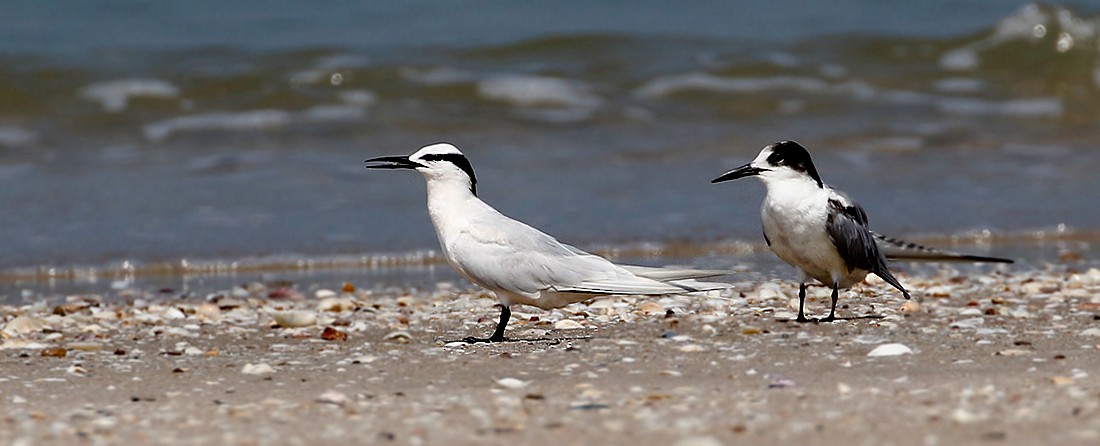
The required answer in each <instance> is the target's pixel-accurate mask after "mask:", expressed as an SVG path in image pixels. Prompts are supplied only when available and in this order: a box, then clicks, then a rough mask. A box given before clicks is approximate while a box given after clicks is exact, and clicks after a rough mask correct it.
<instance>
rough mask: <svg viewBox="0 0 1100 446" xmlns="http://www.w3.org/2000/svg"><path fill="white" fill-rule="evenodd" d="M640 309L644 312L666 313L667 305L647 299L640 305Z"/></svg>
mask: <svg viewBox="0 0 1100 446" xmlns="http://www.w3.org/2000/svg"><path fill="white" fill-rule="evenodd" d="M638 311H639V312H641V313H642V314H665V307H662V306H661V304H659V303H657V302H652V301H645V302H642V304H641V305H638Z"/></svg>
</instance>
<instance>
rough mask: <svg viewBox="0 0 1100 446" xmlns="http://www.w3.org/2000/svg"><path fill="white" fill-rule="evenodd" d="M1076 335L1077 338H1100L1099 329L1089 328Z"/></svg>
mask: <svg viewBox="0 0 1100 446" xmlns="http://www.w3.org/2000/svg"><path fill="white" fill-rule="evenodd" d="M1078 335H1079V336H1094V337H1096V336H1100V328H1089V329H1087V330H1085V331H1082V332H1081V333H1078Z"/></svg>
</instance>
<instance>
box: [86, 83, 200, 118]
mask: <svg viewBox="0 0 1100 446" xmlns="http://www.w3.org/2000/svg"><path fill="white" fill-rule="evenodd" d="M78 94H79V95H80V97H81V98H84V99H87V100H90V101H95V102H99V103H100V104H101V105H102V106H103V109H104V110H106V111H109V112H121V111H123V110H126V107H127V106H128V105H129V104H130V98H135V97H143V98H156V99H173V98H176V97H179V94H180V90H179V88H177V87H176V86H175V85H173V84H172V83H171V82H168V81H163V80H160V79H116V80H110V81H103V82H96V83H92V84H89V85H86V86H84V87H82V88H81V89H80V90H79V92H78Z"/></svg>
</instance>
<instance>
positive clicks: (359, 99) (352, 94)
mask: <svg viewBox="0 0 1100 446" xmlns="http://www.w3.org/2000/svg"><path fill="white" fill-rule="evenodd" d="M336 97H337V98H339V99H340V101H342V102H344V103H346V104H351V105H358V106H361V107H367V106H371V105H374V104H375V103H376V102H378V95H376V94H374V92H373V91H370V90H345V91H341V92H340V93H337V95H336Z"/></svg>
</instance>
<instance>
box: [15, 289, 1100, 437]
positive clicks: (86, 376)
mask: <svg viewBox="0 0 1100 446" xmlns="http://www.w3.org/2000/svg"><path fill="white" fill-rule="evenodd" d="M733 278H734V279H735V278H736V276H733ZM900 279H901V280H902V282H903V283H905V284H906V285H907V286H908V287H909V288H910V289H914V290H917V292H916V293H914V297H915V298H914V300H913V301H909V302H907V301H905V300H904V299H903V298H902V297H901V296H900V294H899V293H897V292H895V291H893V290H891V289H889V287H888V286H886V285H885V284H883V283H882V282H880V281H877V280H876V281H872V282H871V283H868V284H864V285H862V286H859V287H857V288H856V290H855V291H853V292H849V293H846V294H844V295H842V298H841V308H839V309H838V315H839V316H855V317H861V316H866V315H883V316H885V317H884V318H882V319H873V318H855V319H851V320H846V321H838V322H833V323H810V324H798V323H794V322H789V321H788V319H790V318H792V317H793V316H794V309H793V308H792V303H793V304H794V305H795V306H796V305H797V299H795V298H794V297H795V296H796V293H797V288H796V285H795V284H793V283H792V282H790V281H774V282H762V283H761V282H739V283H735V284H736V286H737V288H736V290H735V291H734V292H729V293H726V294H724V295H722V296H718V297H713V296H712V297H700V296H675V297H666V298H661V299H641V298H633V297H616V298H607V299H601V300H597V301H593V302H589V303H587V304H577V305H572V306H570V307H567V308H565V309H561V310H557V311H541V310H536V309H531V308H526V307H517V308H515V309H514V310H515V311H514V315H513V321H512V323H511V324H510V326H509V331H508V336H509V337H510V338H513V339H514V341H513V342H507V343H502V344H492V345H488V344H475V345H468V344H464V343H460V342H451V341H454V340H457V339H460V338H462V337H465V336H467V335H471V334H477V335H484V334H486V333H488V331H490V330H491V328H492V325H493V323H494V322H495V317H496V315H497V309H496V308H494V307H493V305H494V304H495V300H493V299H489V298H487V295H485V294H483V293H480V292H478V291H476V290H461V289H452V288H451V287H448V286H442V287H441V288H440V289H437V290H434V291H431V292H416V291H404V290H389V291H378V290H374V291H363V290H355V289H353V287H347V288H346V289H343V290H341V289H338V288H339V287H334V288H337V289H335V290H333V291H329V290H321V289H316V287H313V286H303V285H299V286H300V287H302V289H298V288H286V287H274V286H266V285H261V284H250V285H248V286H247V287H241V288H235V289H232V290H224V291H221V292H212V293H211V294H210V295H208V296H204V297H202V298H199V297H192V298H185V299H165V298H163V297H158V296H156V295H145V294H143V293H140V292H129V293H128V294H127V293H123V294H124V295H123V296H121V298H122V299H121V300H119V301H125V302H127V303H124V304H116V303H111V301H114V300H115V299H114V298H113V297H112V299H109V300H107V301H104V300H103V299H101V298H98V297H96V296H84V297H70V298H69V299H68V301H67V302H66V303H64V304H58V305H42V304H40V305H32V306H24V307H15V306H6V307H0V316H2V317H3V320H4V321H5V326H4V328H3V336H4V339H3V343H2V344H0V402H2V404H0V426H2V428H0V443H4V444H18V445H31V444H115V443H127V444H151V443H156V444H316V443H320V442H341V443H352V444H391V443H392V444H479V445H484V444H560V445H571V444H637V445H650V444H652V445H669V444H678V445H712V444H715V445H716V444H874V445H885V444H922V445H935V444H942V445H948V444H998V445H999V444H1020V445H1024V444H1097V442H1100V379H1098V375H1100V354H1098V352H1097V349H1098V348H1100V320H1098V319H1100V316H1098V315H1100V270H1095V269H1093V270H1088V271H1083V272H1079V273H1074V272H1062V271H1061V270H1059V269H1055V268H1051V269H1050V270H1048V271H1032V272H1027V271H1023V272H1021V271H1011V270H1004V271H1003V272H997V271H994V272H988V273H966V274H963V273H959V272H957V271H953V270H942V271H940V272H939V273H929V274H928V275H923V276H922V275H902V276H901V277H900ZM811 296H812V297H813V298H812V300H811V302H810V304H809V310H810V313H811V314H812V315H815V316H821V315H824V314H826V313H827V311H828V308H827V302H828V298H827V290H825V289H824V288H820V287H816V288H812V289H811ZM795 308H796V307H795ZM285 311H295V312H291V313H286V312H285ZM276 316H278V317H277V318H276ZM17 317H18V319H17ZM276 320H278V321H281V322H282V323H285V324H288V325H297V324H301V325H303V326H301V327H294V328H284V327H281V326H278V324H277V322H276ZM326 329H327V330H326ZM344 335H346V339H344ZM889 344H900V345H901V346H897V345H894V346H889ZM884 345H887V346H886V347H883V346H884ZM906 350H908V351H911V352H910V353H906V352H905V351H906ZM872 352H878V353H882V352H885V353H901V354H892V355H890V354H888V355H884V356H873V355H872V356H869V354H872ZM62 353H63V354H64V356H58V355H61V354H62Z"/></svg>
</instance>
